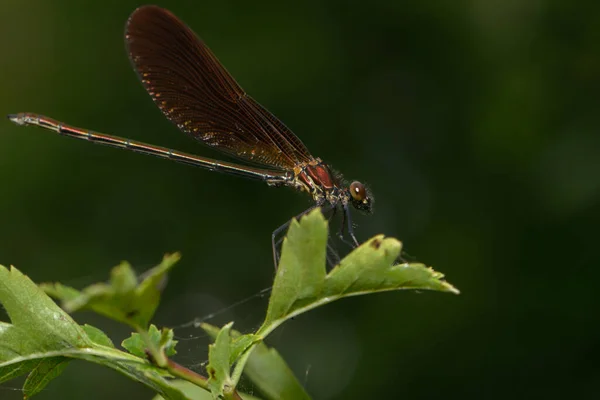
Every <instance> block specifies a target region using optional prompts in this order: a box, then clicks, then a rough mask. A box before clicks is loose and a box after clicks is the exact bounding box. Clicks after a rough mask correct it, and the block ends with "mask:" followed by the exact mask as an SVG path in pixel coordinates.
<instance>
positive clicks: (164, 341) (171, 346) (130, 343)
mask: <svg viewBox="0 0 600 400" xmlns="http://www.w3.org/2000/svg"><path fill="white" fill-rule="evenodd" d="M173 336H174V332H173V330H172V329H167V328H163V330H162V331H159V330H158V328H157V327H156V326H155V325H154V324H152V325H150V329H148V332H147V335H146V337H147V340H149V341H151V342H152V344H153V345H154V347H155V348H156V349H158V350H159V351H163V352H164V354H165V355H167V356H173V355H175V354H177V351H176V350H175V346H176V345H177V340H173ZM121 346H123V348H125V349H127V351H129V352H130V353H131V354H134V355H136V356H138V357H141V358H147V356H146V350H147V349H148V343H146V340H144V337H143V336H142V335H140V334H139V333H137V332H136V333H132V334H131V336H130V337H128V338H127V339H125V340H123V342H122V343H121Z"/></svg>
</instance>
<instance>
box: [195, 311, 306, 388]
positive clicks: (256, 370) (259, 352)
mask: <svg viewBox="0 0 600 400" xmlns="http://www.w3.org/2000/svg"><path fill="white" fill-rule="evenodd" d="M200 327H201V328H202V329H203V330H204V331H205V332H206V333H207V334H208V335H209V336H211V337H212V338H213V339H214V338H216V336H217V334H218V333H219V328H218V327H216V326H214V325H210V324H207V323H202V324H201V325H200ZM230 334H231V337H232V338H233V339H234V340H236V339H238V338H240V337H244V336H250V335H242V334H241V333H240V332H238V331H236V330H231V333H230ZM244 374H245V375H246V376H247V377H248V378H249V379H250V380H251V381H252V382H253V383H254V385H256V387H257V388H258V389H259V390H260V392H261V393H262V394H263V395H264V398H265V399H268V400H279V399H305V400H310V396H309V395H308V393H306V391H305V390H304V388H303V387H302V385H301V384H300V382H298V380H297V379H296V376H295V375H294V373H293V372H292V370H291V369H290V368H289V367H288V365H287V363H286V362H285V360H284V359H283V358H282V357H281V355H280V354H279V352H277V350H275V349H274V348H269V347H268V346H267V345H266V344H264V343H262V342H261V343H257V344H256V346H255V347H254V350H253V351H252V354H250V357H249V358H248V361H247V362H246V366H245V368H244Z"/></svg>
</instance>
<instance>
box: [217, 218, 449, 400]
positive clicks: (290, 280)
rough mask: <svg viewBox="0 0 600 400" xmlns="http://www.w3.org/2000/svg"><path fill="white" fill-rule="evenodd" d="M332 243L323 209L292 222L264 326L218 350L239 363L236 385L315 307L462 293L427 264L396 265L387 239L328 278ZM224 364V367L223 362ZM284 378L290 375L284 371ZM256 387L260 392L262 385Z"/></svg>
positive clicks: (373, 242) (395, 244)
mask: <svg viewBox="0 0 600 400" xmlns="http://www.w3.org/2000/svg"><path fill="white" fill-rule="evenodd" d="M327 240H328V231H327V221H326V220H325V218H324V217H323V215H322V213H321V211H320V209H315V210H314V211H312V212H310V213H309V214H307V215H305V216H303V217H302V218H301V219H300V221H296V220H293V221H292V222H291V224H290V228H289V231H288V234H287V236H286V237H285V238H284V241H283V246H282V253H281V261H280V263H279V266H278V269H277V274H276V276H275V282H274V284H273V289H272V291H271V297H270V299H269V306H268V309H267V314H266V317H265V320H264V322H263V324H262V326H261V327H260V328H259V329H258V331H257V332H256V333H254V334H253V335H242V336H240V337H239V338H236V339H235V340H234V341H233V342H232V341H231V340H229V339H228V340H227V341H226V340H224V339H222V340H221V341H219V338H220V337H221V335H224V334H225V332H227V337H229V334H228V332H229V329H225V328H226V327H224V328H223V329H222V330H221V332H220V333H219V336H218V337H217V340H216V341H215V344H214V345H213V346H214V349H221V351H222V352H223V353H225V352H226V351H227V355H228V356H229V358H230V363H229V365H228V367H229V368H230V367H231V366H232V365H233V364H234V363H235V368H234V370H233V372H232V373H231V377H229V375H227V378H228V379H229V378H230V379H231V383H233V384H237V382H238V381H239V378H240V376H241V374H242V370H243V368H244V366H245V365H246V362H248V360H249V358H250V357H251V354H252V351H253V349H255V348H256V343H258V342H260V341H261V340H263V339H264V338H265V337H266V336H267V335H268V334H269V333H270V332H272V331H273V330H274V329H275V328H277V327H278V326H279V325H281V324H282V323H283V322H285V321H286V320H288V319H290V318H292V317H294V316H296V315H298V314H301V313H303V312H306V311H308V310H311V309H313V308H315V307H318V306H321V305H325V304H328V303H331V302H332V301H335V300H338V299H340V298H343V297H348V296H356V295H361V294H368V293H376V292H383V291H390V290H402V289H420V290H437V291H442V292H449V293H455V294H458V290H456V289H455V288H454V287H453V286H452V285H450V284H449V283H447V282H446V281H444V280H443V277H444V276H443V275H442V274H440V273H438V272H435V271H434V270H433V269H431V268H428V267H426V266H425V265H423V264H420V263H403V264H396V260H397V259H398V256H399V254H400V251H401V249H402V244H401V243H400V242H399V241H398V240H396V239H393V238H385V237H384V236H383V235H378V236H375V237H374V238H372V239H370V240H368V241H367V242H365V243H364V244H362V245H361V246H359V247H358V248H356V249H355V250H354V251H352V252H351V253H350V254H349V255H348V256H347V257H345V258H344V259H343V260H342V261H341V263H340V265H338V266H336V267H335V268H333V269H332V270H331V271H330V272H329V273H327V269H326V251H327ZM236 340H239V341H240V343H242V344H243V345H244V346H241V345H239V346H238V347H237V348H236V347H234V346H233V345H232V343H235V342H236ZM221 345H222V346H223V348H221ZM225 348H227V349H226V350H225ZM234 348H235V349H236V351H235V352H234V351H233V349H234ZM215 353H216V352H215ZM265 354H269V353H268V352H266V353H265ZM209 358H210V356H209ZM277 358H278V355H277V354H276V353H272V354H271V355H270V356H265V357H264V358H263V360H267V361H265V362H272V363H277ZM219 359H220V360H221V361H222V359H223V358H222V357H221V358H219ZM219 367H220V368H221V369H220V370H219V371H221V372H223V373H224V371H227V373H229V368H225V365H221V364H219ZM215 370H217V369H216V368H215ZM283 374H284V375H285V374H286V373H285V371H284V372H283ZM258 376H259V374H258V373H256V374H255V377H257V379H262V378H258ZM257 385H259V386H260V384H259V383H257ZM269 390H271V391H269ZM278 390H279V389H278V387H277V386H276V385H273V386H271V387H269V386H268V385H266V384H265V393H267V394H268V395H270V396H276V395H277V394H276V393H277V391H278ZM302 393H303V394H302V395H306V393H305V392H302ZM213 394H215V392H213ZM300 396H301V395H300ZM273 398H276V397H273ZM300 398H302V397H300Z"/></svg>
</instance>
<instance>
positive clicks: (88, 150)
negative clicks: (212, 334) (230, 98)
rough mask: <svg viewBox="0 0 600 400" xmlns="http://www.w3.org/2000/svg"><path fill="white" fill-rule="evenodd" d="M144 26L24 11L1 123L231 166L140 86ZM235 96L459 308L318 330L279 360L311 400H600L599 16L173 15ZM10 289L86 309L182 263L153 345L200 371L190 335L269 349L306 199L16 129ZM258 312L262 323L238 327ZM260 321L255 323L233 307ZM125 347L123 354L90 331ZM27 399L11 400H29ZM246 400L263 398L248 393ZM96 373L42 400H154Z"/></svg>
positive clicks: (298, 327)
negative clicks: (44, 124)
mask: <svg viewBox="0 0 600 400" xmlns="http://www.w3.org/2000/svg"><path fill="white" fill-rule="evenodd" d="M141 4H142V3H140V2H137V1H129V0H126V1H113V2H107V1H101V2H100V1H90V2H79V1H66V0H64V1H59V0H53V1H47V0H19V1H16V0H15V1H10V0H9V1H8V2H5V3H4V4H3V7H2V14H1V16H0V21H1V23H0V49H1V54H2V56H1V57H0V72H1V73H0V87H1V91H2V95H1V96H0V113H1V114H7V113H14V112H19V111H33V112H38V113H43V114H47V115H49V116H52V117H54V118H57V119H60V120H63V121H66V122H68V123H71V124H74V125H76V126H81V127H87V128H90V129H94V130H97V131H100V132H107V133H112V134H116V135H122V136H129V137H131V138H134V139H138V140H143V141H147V142H150V143H155V144H159V145H164V146H170V147H174V148H177V149H180V150H184V151H188V152H194V153H198V154H203V155H209V156H215V155H216V153H214V152H212V151H210V150H209V149H207V148H205V147H203V146H201V145H198V144H197V143H195V142H194V141H193V140H191V139H190V138H188V137H186V136H185V135H184V134H181V133H180V132H178V130H177V129H176V128H175V127H174V126H172V125H171V124H170V123H169V122H168V121H167V120H166V119H165V118H164V117H163V116H162V115H161V113H160V112H159V111H158V109H156V107H155V106H154V104H153V103H152V101H151V99H150V97H149V96H148V95H147V94H146V93H145V91H144V89H143V88H142V86H141V85H140V83H139V82H138V81H137V78H136V76H135V75H134V73H133V72H132V70H131V68H130V65H129V61H128V59H127V56H126V54H125V52H124V44H123V26H124V23H125V21H126V19H127V17H128V15H129V14H130V13H131V11H133V10H134V9H135V8H136V7H137V6H139V5H141ZM159 5H161V6H163V7H166V8H169V9H170V10H172V11H173V12H174V13H175V14H176V15H178V16H180V17H181V18H182V19H183V20H184V21H186V22H187V23H188V24H189V25H190V26H191V27H192V28H193V29H194V30H195V31H196V32H197V33H198V34H199V35H200V36H201V37H203V38H204V40H205V41H206V42H207V43H208V44H209V46H210V47H211V48H212V49H213V51H214V52H215V53H216V54H217V56H218V57H219V58H220V59H221V61H222V62H223V63H224V64H225V65H226V66H227V68H228V69H229V70H230V72H231V73H232V74H233V75H234V76H235V77H236V78H237V80H238V81H239V82H240V84H241V85H242V86H243V87H244V88H245V89H246V90H247V91H248V92H249V93H250V94H251V95H252V96H253V97H255V98H256V99H257V100H258V101H259V102H261V103H262V104H263V105H265V106H266V107H267V108H269V109H270V110H271V111H272V112H273V113H274V114H276V115H277V116H278V117H279V118H281V119H282V120H283V121H284V122H285V123H286V124H287V125H288V126H289V127H290V128H292V130H294V132H296V133H297V134H298V135H299V136H300V137H301V138H302V140H303V141H304V143H305V144H306V145H307V146H308V147H309V148H310V149H311V151H312V152H313V154H315V155H317V156H320V157H321V158H323V159H324V160H326V161H327V162H329V163H331V164H332V165H333V166H334V167H335V168H337V169H339V170H340V171H343V173H344V174H345V175H346V177H348V178H349V179H360V180H363V181H365V182H367V183H368V184H369V185H370V186H371V188H372V190H373V192H374V193H375V197H376V203H375V208H376V211H375V214H374V215H372V216H368V217H367V216H359V215H356V216H355V219H356V222H357V224H358V225H359V227H358V232H359V236H360V238H361V239H367V238H369V237H371V236H373V235H375V234H377V233H385V234H386V235H389V236H395V237H398V238H400V239H401V240H402V241H403V242H404V245H405V250H406V251H407V252H408V253H409V254H411V255H412V256H414V257H416V258H417V259H418V260H420V261H423V262H425V263H427V264H429V265H432V266H434V267H435V268H436V269H437V270H439V271H442V272H444V273H445V274H446V275H447V278H448V280H449V281H450V282H452V283H453V284H455V285H456V286H457V287H458V288H459V289H461V291H462V294H461V295H460V296H452V295H447V294H438V293H427V292H425V293H414V292H396V293H387V294H379V295H373V296H364V297H357V298H352V299H347V300H343V301H340V302H338V303H335V304H332V305H329V306H327V307H323V308H320V309H318V310H315V311H313V312H310V313H308V314H305V315H302V316H300V317H298V318H296V319H295V320H294V321H291V322H289V323H287V324H286V325H285V326H284V327H282V328H280V329H279V330H277V331H276V332H275V333H274V334H273V335H272V336H271V337H270V338H269V341H268V344H270V345H272V346H275V347H276V348H277V349H279V350H280V351H281V353H282V354H283V355H284V357H285V358H286V359H287V361H288V362H289V364H290V365H291V367H292V368H293V370H294V371H295V373H296V374H297V376H298V377H299V379H300V380H301V381H302V382H303V383H305V385H306V387H307V388H308V390H309V392H310V393H311V394H312V395H313V396H314V398H315V399H365V398H368V399H374V398H406V399H428V398H442V397H444V398H462V399H467V398H468V399H481V398H488V399H496V398H498V399H504V398H561V399H562V398H567V396H568V397H569V398H571V397H572V398H593V397H594V396H595V395H596V396H597V392H598V386H599V384H600V368H599V367H598V361H597V360H598V358H599V357H600V338H599V333H600V330H599V323H600V316H599V313H598V305H600V303H599V302H598V295H597V290H598V289H597V287H598V278H600V272H599V271H600V251H599V250H598V243H599V242H600V234H599V223H600V202H599V200H600V133H599V129H600V94H599V93H600V2H597V1H578V2H575V1H573V2H570V1H562V0H556V1H543V0H533V1H520V0H508V1H506V0H488V1H485V0H468V1H460V0H459V1H456V0H453V1H449V0H447V1H435V2H433V1H426V2H423V1H417V0H411V1H376V0H374V1H369V2H364V1H361V2H358V1H357V2H341V1H335V2H334V1H329V2H325V1H314V0H309V1H303V2H282V1H264V2H248V1H242V0H228V1H221V0H219V1H217V0H214V1H211V0H207V1H202V2H199V1H184V0H180V1H176V0H163V1H161V2H159ZM0 182H1V183H2V196H0V227H1V229H0V263H2V264H4V265H9V264H14V265H16V266H17V267H19V268H20V269H21V270H22V271H24V272H26V273H27V274H28V275H29V276H31V277H32V278H33V279H34V280H35V281H37V282H41V281H48V280H60V281H62V282H64V283H67V284H70V285H73V286H76V287H83V286H85V285H87V284H90V283H93V282H96V281H101V280H105V279H106V278H107V276H108V272H109V270H110V267H112V266H114V265H115V264H117V263H118V262H119V261H120V260H123V259H126V260H129V261H130V262H131V263H132V264H133V265H134V266H135V267H136V268H137V269H138V270H139V271H143V270H144V269H146V268H148V267H150V266H152V265H154V264H155V263H156V262H158V261H159V260H160V258H161V257H162V254H163V253H165V252H170V251H174V250H180V251H181V252H182V253H183V259H182V261H181V262H180V264H179V266H178V267H177V268H176V269H175V270H174V272H173V273H172V275H171V279H170V282H169V285H168V287H167V289H166V291H165V294H164V301H163V304H162V306H161V308H160V309H159V311H158V313H157V315H156V319H155V320H156V323H157V324H159V325H169V326H175V327H178V328H177V330H176V333H177V335H178V336H179V337H180V338H181V339H182V342H181V347H180V354H179V358H178V361H180V362H181V363H183V364H185V365H187V366H189V367H191V368H195V369H201V367H202V363H203V362H205V361H206V359H207V352H206V345H207V343H208V340H207V338H206V337H205V336H204V335H203V334H202V332H201V331H200V330H198V329H194V328H193V327H186V326H182V325H184V324H185V323H187V322H190V321H193V320H194V318H204V317H207V316H210V314H211V313H217V315H216V316H215V317H214V318H212V319H209V321H210V322H213V323H215V324H223V323H225V322H227V321H230V320H234V321H235V322H236V327H237V328H238V329H241V330H243V331H249V330H251V329H254V328H256V327H257V325H258V324H259V322H260V319H261V317H262V315H263V312H264V308H265V306H266V299H265V298H260V296H254V295H255V294H256V293H258V292H259V291H260V290H261V289H263V288H265V287H268V286H269V285H270V283H271V280H272V277H273V265H272V259H271V248H270V234H271V231H272V230H273V229H274V228H275V227H277V226H279V225H280V224H281V223H283V222H284V221H285V220H286V219H287V218H289V217H290V216H292V215H295V214H297V213H299V212H300V211H302V210H303V209H305V208H306V207H307V206H308V205H309V204H310V199H308V198H307V197H306V196H305V195H301V194H297V193H294V192H293V191H291V190H286V189H272V188H268V187H266V186H265V185H263V184H260V183H257V182H253V181H246V180H242V179H239V178H235V177H229V176H223V175H219V174H215V173H209V172H205V171H202V170H198V169H194V168H190V167H186V166H182V165H178V164H175V163H171V162H166V161H163V160H157V159H154V158H151V157H145V156H142V155H138V154H133V153H128V152H124V151H119V150H115V149H109V148H105V147H101V146H93V145H91V144H88V143H84V142H80V141H75V140H72V139H68V138H61V137H58V136H57V135H52V134H49V133H48V132H47V131H42V130H39V129H34V128H28V129H25V128H18V127H16V126H13V125H12V124H10V123H9V122H8V121H5V122H2V123H1V125H0ZM244 300H245V301H244ZM238 302H242V304H238V305H236V303H238ZM76 318H77V320H78V321H80V322H89V323H92V324H95V325H97V326H99V327H101V328H103V329H105V330H106V331H107V332H109V333H110V335H111V336H112V337H113V339H114V340H115V342H120V341H121V340H122V339H123V338H124V337H125V336H126V335H127V329H124V328H123V327H121V326H118V325H117V324H114V323H111V322H109V321H106V320H104V319H101V318H99V317H95V316H93V315H87V314H82V315H77V316H76ZM18 387H19V382H18V381H13V382H10V383H8V384H5V385H3V386H1V387H0V398H2V399H19V398H21V397H22V393H20V392H19V391H18V390H13V389H14V388H18ZM247 389H248V390H252V388H251V387H247ZM152 395H153V394H152V393H151V392H150V391H149V390H148V389H146V388H145V387H143V386H141V385H139V384H136V383H134V382H131V381H129V380H128V379H127V378H125V377H122V376H120V375H118V374H117V373H115V372H113V371H111V370H106V369H104V368H101V367H98V366H94V365H90V364H86V363H78V364H77V365H72V366H70V367H68V368H67V370H66V371H65V373H64V375H63V376H62V377H60V378H59V379H57V380H56V381H54V382H53V383H51V384H50V385H49V386H48V387H47V388H46V390H44V392H43V393H41V394H40V395H39V397H38V398H39V399H40V400H43V399H81V398H84V397H85V398H86V399H105V398H127V399H148V398H151V396H152Z"/></svg>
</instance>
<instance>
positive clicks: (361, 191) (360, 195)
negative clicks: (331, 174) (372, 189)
mask: <svg viewBox="0 0 600 400" xmlns="http://www.w3.org/2000/svg"><path fill="white" fill-rule="evenodd" d="M350 195H351V196H352V198H353V199H354V200H356V201H363V200H364V199H365V198H366V197H367V191H366V190H365V185H363V184H362V183H360V182H358V181H354V182H352V183H351V184H350Z"/></svg>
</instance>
